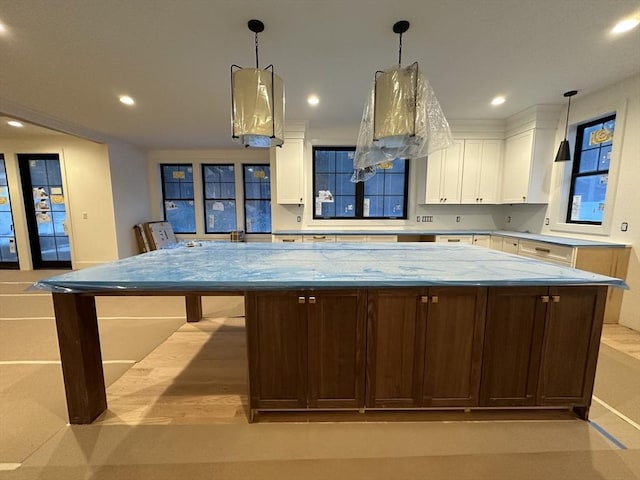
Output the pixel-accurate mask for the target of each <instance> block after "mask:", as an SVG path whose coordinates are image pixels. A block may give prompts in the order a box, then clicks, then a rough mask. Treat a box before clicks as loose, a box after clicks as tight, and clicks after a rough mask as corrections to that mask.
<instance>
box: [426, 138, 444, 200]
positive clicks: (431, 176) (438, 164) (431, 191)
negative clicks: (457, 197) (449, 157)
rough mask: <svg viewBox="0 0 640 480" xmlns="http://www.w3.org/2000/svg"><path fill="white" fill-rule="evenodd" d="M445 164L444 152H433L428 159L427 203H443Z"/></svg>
mask: <svg viewBox="0 0 640 480" xmlns="http://www.w3.org/2000/svg"><path fill="white" fill-rule="evenodd" d="M443 164H444V151H443V150H438V151H437V152H433V153H432V154H430V155H429V157H428V158H427V179H426V193H425V202H426V203H442V198H443V195H442V190H441V183H442V182H441V181H442V169H443Z"/></svg>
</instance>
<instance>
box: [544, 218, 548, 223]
mask: <svg viewBox="0 0 640 480" xmlns="http://www.w3.org/2000/svg"><path fill="white" fill-rule="evenodd" d="M544 224H545V225H549V217H546V218H545V219H544Z"/></svg>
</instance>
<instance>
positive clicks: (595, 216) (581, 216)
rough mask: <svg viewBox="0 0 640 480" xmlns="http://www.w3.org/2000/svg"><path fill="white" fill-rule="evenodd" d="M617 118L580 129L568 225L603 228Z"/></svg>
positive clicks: (599, 120)
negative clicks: (586, 225)
mask: <svg viewBox="0 0 640 480" xmlns="http://www.w3.org/2000/svg"><path fill="white" fill-rule="evenodd" d="M615 123H616V116H615V115H611V116H608V117H604V118H600V119H598V120H594V121H592V122H589V123H585V124H582V125H579V126H578V129H577V132H576V148H575V154H574V161H573V172H572V174H571V190H570V192H569V205H568V208H567V223H582V224H590V225H602V218H603V214H604V202H605V198H606V194H607V183H608V180H609V163H610V160H611V147H612V143H613V132H614V129H615Z"/></svg>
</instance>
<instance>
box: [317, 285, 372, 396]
mask: <svg viewBox="0 0 640 480" xmlns="http://www.w3.org/2000/svg"><path fill="white" fill-rule="evenodd" d="M307 299H308V302H309V303H308V312H309V339H308V342H309V407H310V408H328V407H332V408H362V407H364V381H365V376H364V357H365V320H366V292H365V291H361V290H351V291H349V290H345V291H322V292H307Z"/></svg>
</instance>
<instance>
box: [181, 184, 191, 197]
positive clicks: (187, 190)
mask: <svg viewBox="0 0 640 480" xmlns="http://www.w3.org/2000/svg"><path fill="white" fill-rule="evenodd" d="M180 198H184V199H192V198H193V183H187V182H184V183H180Z"/></svg>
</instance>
